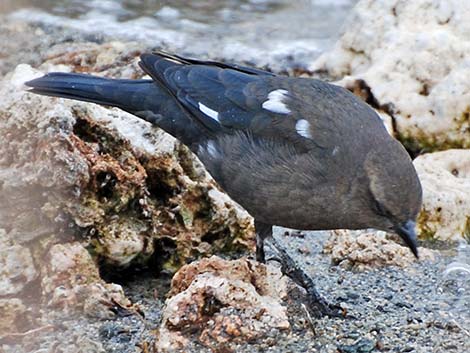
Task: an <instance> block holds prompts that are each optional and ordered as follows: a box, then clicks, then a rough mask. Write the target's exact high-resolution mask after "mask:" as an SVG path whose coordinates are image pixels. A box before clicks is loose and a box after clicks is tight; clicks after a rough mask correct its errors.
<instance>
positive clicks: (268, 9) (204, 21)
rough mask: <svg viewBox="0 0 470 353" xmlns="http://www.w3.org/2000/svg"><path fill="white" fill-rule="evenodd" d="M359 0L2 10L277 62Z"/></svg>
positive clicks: (310, 55) (24, 5) (147, 0)
mask: <svg viewBox="0 0 470 353" xmlns="http://www.w3.org/2000/svg"><path fill="white" fill-rule="evenodd" d="M356 2H357V0H299V1H288V0H204V1H182V0H176V1H168V0H163V1H156V0H142V1H138V0H115V1H110V0H104V1H98V0H90V1H79V0H68V1H63V0H62V1H57V0H56V1H54V0H45V1H44V0H2V2H1V4H0V13H1V12H3V13H7V14H8V16H10V17H13V18H17V19H22V20H26V21H30V22H37V23H40V24H43V25H46V26H58V27H65V28H71V29H74V30H77V31H80V32H84V33H90V34H101V33H105V34H106V35H108V36H109V37H111V38H116V39H125V40H138V41H140V42H143V43H146V44H148V45H150V46H155V47H162V48H165V49H167V50H171V51H176V52H178V53H183V54H191V55H195V56H203V57H211V58H219V59H220V58H224V59H226V60H234V61H239V62H252V63H254V64H256V65H260V66H263V65H269V66H270V67H271V68H273V69H282V68H284V67H293V66H299V67H306V66H308V64H309V63H311V62H312V61H313V60H314V59H315V58H316V57H317V56H318V55H319V54H320V53H322V52H323V51H325V50H327V49H328V48H330V47H331V46H332V45H333V43H334V42H335V40H336V38H337V37H338V36H339V34H340V30H341V27H342V24H343V23H344V21H345V19H346V17H347V14H348V13H349V11H350V9H351V7H352V6H353V5H354V4H355V3H356Z"/></svg>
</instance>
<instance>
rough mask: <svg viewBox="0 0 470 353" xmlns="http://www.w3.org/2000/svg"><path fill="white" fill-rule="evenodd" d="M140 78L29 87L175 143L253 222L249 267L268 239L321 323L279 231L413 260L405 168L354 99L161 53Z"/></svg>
mask: <svg viewBox="0 0 470 353" xmlns="http://www.w3.org/2000/svg"><path fill="white" fill-rule="evenodd" d="M139 66H140V67H141V69H142V70H143V71H144V72H145V73H146V74H147V75H148V76H149V77H150V78H149V79H139V80H125V79H112V78H104V77H96V76H92V75H86V74H78V73H58V72H55V73H48V74H46V75H44V76H42V77H39V78H36V79H34V80H32V81H29V82H26V85H27V86H28V89H29V91H30V92H32V93H36V94H41V95H47V96H55V97H63V98H68V99H75V100H80V101H86V102H92V103H97V104H101V105H106V106H114V107H117V108H120V109H122V110H124V111H126V112H129V113H131V114H133V115H135V116H137V117H139V118H141V119H143V120H146V121H148V122H150V123H151V124H154V125H156V126H158V127H160V128H161V129H163V130H164V131H166V132H167V133H169V134H170V135H172V136H174V137H175V138H176V139H178V140H180V141H181V142H182V143H183V144H185V145H186V146H187V147H188V148H189V149H190V150H191V151H192V152H193V153H194V154H196V155H197V157H198V158H199V159H200V161H201V162H202V163H203V164H204V166H205V167H206V169H207V170H208V171H209V173H210V174H211V175H212V177H213V178H214V179H215V180H216V182H217V183H218V184H219V185H220V186H221V188H222V189H223V190H224V191H225V192H226V193H227V194H228V195H229V196H230V197H231V198H232V199H233V200H235V201H236V202H237V203H239V204H240V205H241V206H242V207H244V208H245V209H246V210H247V211H248V212H249V213H250V214H251V215H252V216H253V218H254V225H255V230H256V259H257V260H258V261H260V262H265V261H266V255H265V251H264V243H265V240H266V239H269V240H268V242H271V243H270V244H271V245H272V246H273V247H274V249H275V253H276V255H277V256H279V258H280V261H281V264H282V268H283V272H284V273H285V274H287V275H288V276H290V277H291V278H292V279H293V280H294V281H295V282H296V283H298V284H300V285H301V286H303V287H304V288H305V289H306V291H307V294H308V295H309V296H310V298H311V300H310V302H309V303H308V304H309V305H310V307H311V308H313V309H312V310H313V311H314V313H315V314H316V315H319V316H321V315H331V316H337V314H338V310H339V309H338V306H336V305H333V304H330V303H328V302H327V301H326V300H324V299H323V297H322V296H321V295H319V293H318V292H317V291H316V289H315V285H314V281H313V279H312V278H311V277H310V276H309V275H308V274H306V273H305V272H304V271H303V270H302V269H301V268H300V266H299V265H298V264H296V263H295V261H294V260H293V259H292V257H291V256H290V255H289V254H288V252H287V251H286V250H285V249H284V248H283V246H282V245H281V244H279V242H278V241H277V240H275V239H274V237H272V232H273V231H272V229H273V226H274V225H275V226H283V227H287V228H294V229H301V230H333V229H369V228H374V229H377V230H383V231H386V232H391V233H395V234H397V235H399V236H400V237H401V238H402V239H403V241H404V243H405V244H406V245H407V246H408V247H409V249H410V250H411V252H412V253H413V254H414V255H415V256H416V257H418V250H417V239H416V232H415V224H416V219H417V215H418V213H419V211H420V208H421V204H422V188H421V184H420V181H419V178H418V175H417V173H416V170H415V168H414V166H413V163H412V160H411V158H410V157H409V154H408V153H407V151H406V150H405V148H404V147H403V146H402V145H401V144H400V142H398V141H397V140H396V139H394V138H393V137H392V136H390V134H389V133H388V132H387V130H386V128H385V126H384V124H383V122H382V120H381V119H380V117H379V116H378V114H377V113H376V111H375V110H374V109H373V108H371V107H370V106H369V105H368V104H367V103H365V102H364V101H362V100H361V99H359V98H358V97H356V96H355V95H354V94H352V93H351V92H350V91H349V90H347V89H345V88H343V87H340V86H338V85H334V84H332V83H328V82H324V81H322V80H317V79H313V78H302V77H289V76H283V75H277V74H274V73H272V72H269V71H265V70H262V69H258V68H254V67H248V66H242V65H237V64H229V63H225V62H218V61H208V60H198V59H193V58H185V57H183V56H179V55H175V54H171V53H167V52H164V51H153V52H150V53H145V54H142V55H141V56H140V62H139Z"/></svg>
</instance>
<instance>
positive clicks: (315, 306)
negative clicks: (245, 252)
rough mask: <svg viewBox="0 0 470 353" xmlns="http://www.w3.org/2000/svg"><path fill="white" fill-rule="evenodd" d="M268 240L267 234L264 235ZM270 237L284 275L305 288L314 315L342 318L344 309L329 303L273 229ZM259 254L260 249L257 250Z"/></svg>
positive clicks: (308, 304)
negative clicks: (273, 232) (278, 239)
mask: <svg viewBox="0 0 470 353" xmlns="http://www.w3.org/2000/svg"><path fill="white" fill-rule="evenodd" d="M263 235H264V236H265V237H264V238H263V240H264V239H266V238H268V236H266V233H264V234H263ZM270 235H271V236H269V239H268V241H269V243H270V245H271V247H272V249H273V250H274V252H275V253H276V256H277V257H278V260H279V262H280V263H281V266H282V267H281V270H282V273H283V274H284V275H286V276H288V277H289V278H291V279H292V280H293V281H294V282H295V283H296V284H297V285H299V286H301V287H303V288H304V289H305V290H306V292H307V303H306V304H307V307H308V309H309V311H310V312H311V313H312V315H314V316H316V317H321V316H324V315H327V316H331V317H341V316H343V314H342V309H341V307H340V306H338V305H334V304H330V303H328V302H327V301H326V300H325V298H323V297H322V296H321V295H320V294H319V293H318V291H317V290H316V288H315V284H314V281H313V279H312V278H311V277H310V276H309V275H308V274H307V273H305V272H304V271H303V270H302V269H301V268H300V266H299V265H298V264H296V262H295V261H294V260H293V259H292V257H291V256H290V255H289V254H288V252H287V251H286V250H285V249H284V247H283V246H281V245H280V244H279V243H278V242H277V240H276V239H275V238H274V237H273V236H272V227H271V231H270ZM257 254H258V248H257Z"/></svg>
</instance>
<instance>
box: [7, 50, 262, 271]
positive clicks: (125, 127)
mask: <svg viewBox="0 0 470 353" xmlns="http://www.w3.org/2000/svg"><path fill="white" fill-rule="evenodd" d="M77 46H78V45H75V47H74V48H75V51H70V48H67V49H66V48H65V47H64V46H58V47H55V48H53V49H51V53H53V55H52V54H51V56H52V58H51V59H50V60H49V61H48V62H46V63H45V64H43V65H42V66H41V67H42V68H44V69H47V70H57V69H58V68H59V69H63V65H66V64H68V65H69V66H68V70H72V69H73V70H77V68H78V67H79V68H81V71H86V70H88V69H90V68H93V69H96V70H98V69H100V70H106V71H100V73H101V74H103V73H107V74H113V75H115V76H118V77H120V76H125V77H134V76H135V75H134V74H132V73H130V72H131V71H133V68H132V65H131V67H130V68H129V66H127V63H128V62H129V61H133V62H134V61H136V58H135V55H137V54H138V53H134V56H132V58H129V57H128V56H129V55H130V54H129V53H128V52H126V53H123V52H122V51H120V50H123V48H124V45H123V44H118V43H111V44H105V45H103V46H101V47H100V46H98V45H96V44H89V45H83V47H81V49H80V50H79V49H78V48H77ZM64 51H66V52H65V53H64ZM107 52H109V56H110V57H108V58H106V59H105V58H103V56H104V55H106V54H105V53H107ZM60 53H62V54H63V55H59V54H60ZM98 56H101V57H102V58H101V59H99V58H98ZM113 58H114V59H116V62H117V64H116V65H117V66H113V67H110V66H109V65H110V64H109V63H110V62H112V59H113ZM67 60H68V61H67ZM103 62H106V63H107V64H102V63H103ZM90 63H91V64H90ZM97 63H101V64H97ZM119 64H122V65H126V67H125V68H124V69H123V68H122V66H121V69H119V68H118V67H119ZM57 65H61V66H60V67H58V66H57ZM87 65H88V66H87ZM79 71H80V70H79ZM37 75H38V73H37V72H34V70H32V69H31V68H29V67H28V66H25V65H21V66H19V67H18V69H17V70H16V71H15V72H14V73H13V74H12V75H9V76H7V78H6V79H5V80H4V84H2V88H1V89H0V90H1V92H0V93H1V94H2V97H3V99H2V102H1V103H0V127H1V132H0V135H1V136H0V137H1V138H2V141H3V142H2V143H1V144H0V152H1V155H2V156H3V157H2V158H3V159H2V160H0V165H1V166H2V169H1V170H0V180H1V182H2V183H1V185H2V196H1V198H2V200H3V201H4V202H2V206H0V225H1V224H10V225H11V228H12V230H11V231H10V232H11V233H15V234H16V235H15V238H16V239H17V242H19V243H21V242H26V241H31V240H34V239H36V238H39V237H41V236H44V235H50V234H55V233H57V232H58V229H67V228H69V227H70V226H72V228H73V229H74V230H75V231H77V232H79V233H82V234H86V235H87V236H88V239H89V241H88V242H89V245H90V248H91V249H92V250H93V252H94V254H96V255H97V256H99V257H100V258H101V259H102V260H103V261H104V262H106V263H109V264H111V265H117V266H128V265H130V264H132V263H139V262H145V261H146V260H147V259H149V258H150V257H152V256H154V254H155V253H158V254H159V256H158V258H160V259H162V261H161V264H162V266H163V267H165V268H167V269H170V270H172V271H174V270H176V269H177V268H178V267H179V266H181V265H182V264H184V263H186V262H187V261H189V260H191V259H194V258H197V257H199V256H201V255H208V254H209V255H210V254H211V253H213V252H215V251H220V250H222V249H226V250H241V249H246V248H250V249H251V248H253V246H254V240H253V224H252V219H251V217H250V216H249V215H248V213H246V212H245V211H243V210H242V209H241V208H240V207H239V206H238V205H237V204H235V203H234V202H233V201H231V200H230V199H229V198H228V197H226V196H225V195H224V194H222V193H221V192H219V191H218V190H217V186H216V184H215V182H214V181H213V180H212V179H211V178H210V176H209V175H208V174H207V173H206V172H205V171H204V169H203V168H202V166H201V164H200V162H199V161H198V160H197V159H196V157H194V156H193V155H192V154H191V153H190V152H189V151H188V150H187V149H186V148H185V147H184V146H182V145H181V144H180V143H179V142H178V141H176V140H175V139H174V138H172V137H171V136H169V135H167V134H165V133H164V132H162V131H161V130H159V129H158V128H155V127H153V126H151V125H150V124H148V123H146V122H143V121H141V120H139V119H137V118H135V117H133V116H131V115H130V114H127V113H125V112H122V111H119V110H118V109H107V108H103V107H100V106H96V105H91V104H85V103H80V102H74V101H66V100H62V99H55V98H47V97H40V96H37V95H32V94H28V93H27V92H24V91H21V90H20V89H19V88H20V83H21V82H22V81H24V80H26V79H28V78H31V77H34V76H37ZM13 200H15V202H14V203H13ZM13 204H14V205H15V206H14V207H11V205H13ZM32 206H34V207H32ZM208 214H210V215H211V217H210V218H209V217H206V216H205V215H208ZM175 248H176V249H177V251H176V252H175V251H174V249H175Z"/></svg>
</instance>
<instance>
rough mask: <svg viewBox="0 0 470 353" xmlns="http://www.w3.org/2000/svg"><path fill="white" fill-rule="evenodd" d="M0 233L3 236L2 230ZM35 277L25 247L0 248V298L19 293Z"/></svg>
mask: <svg viewBox="0 0 470 353" xmlns="http://www.w3.org/2000/svg"><path fill="white" fill-rule="evenodd" d="M0 233H3V234H5V232H4V231H3V230H0ZM1 236H2V234H0V237H1ZM37 275H38V272H37V270H36V266H35V265H34V263H33V259H32V255H31V252H30V250H29V249H28V248H27V247H24V246H21V245H12V246H6V247H3V246H2V247H1V248H0V297H2V296H9V295H15V294H18V293H20V292H21V291H22V290H23V289H24V288H25V286H27V285H28V284H30V283H31V282H32V281H34V280H35V279H36V278H37Z"/></svg>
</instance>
